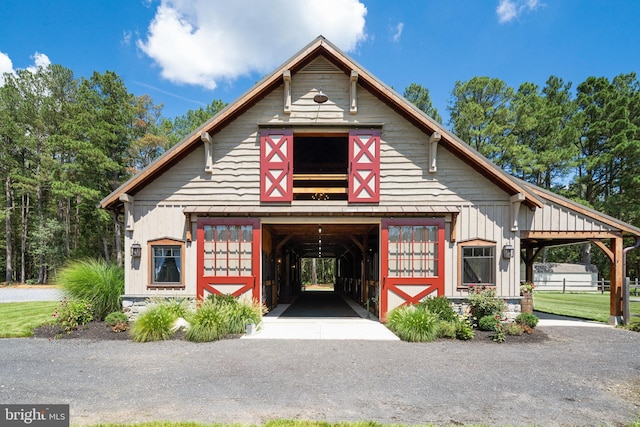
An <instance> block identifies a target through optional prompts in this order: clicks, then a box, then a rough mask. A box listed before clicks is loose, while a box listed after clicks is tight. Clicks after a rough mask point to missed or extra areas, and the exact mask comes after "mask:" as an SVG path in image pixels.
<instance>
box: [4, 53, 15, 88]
mask: <svg viewBox="0 0 640 427" xmlns="http://www.w3.org/2000/svg"><path fill="white" fill-rule="evenodd" d="M5 73H10V74H13V73H15V71H14V70H13V62H11V58H9V55H7V54H6V53H4V52H0V86H3V85H4V74H5Z"/></svg>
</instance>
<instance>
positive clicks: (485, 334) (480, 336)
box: [33, 322, 548, 345]
mask: <svg viewBox="0 0 640 427" xmlns="http://www.w3.org/2000/svg"><path fill="white" fill-rule="evenodd" d="M33 337H34V338H46V339H49V340H54V339H78V338H80V339H87V340H96V341H106V340H131V341H132V338H131V336H130V335H129V331H122V332H113V331H112V330H111V328H110V327H109V326H108V325H107V324H106V323H105V322H89V323H87V324H86V325H82V326H80V327H79V328H78V329H77V330H75V331H71V332H70V333H66V332H64V331H63V330H62V329H61V328H60V326H59V325H57V324H52V325H44V326H40V327H38V328H35V329H34V330H33ZM239 337H241V335H237V334H236V335H230V336H227V338H228V339H229V338H239ZM170 339H172V340H182V339H184V332H178V333H176V334H175V335H173V336H172V337H171V338H170ZM546 340H548V337H547V334H546V333H545V332H544V331H541V330H540V329H537V328H536V329H534V330H533V331H532V333H531V334H522V335H518V336H509V337H507V340H506V341H505V342H504V343H503V344H508V345H513V344H531V343H539V342H543V341H546ZM467 342H469V343H472V344H477V343H490V344H496V345H498V343H494V342H493V332H490V331H480V330H476V331H475V336H474V338H473V339H471V340H468V341H467Z"/></svg>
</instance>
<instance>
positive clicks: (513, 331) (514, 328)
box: [505, 322, 524, 336]
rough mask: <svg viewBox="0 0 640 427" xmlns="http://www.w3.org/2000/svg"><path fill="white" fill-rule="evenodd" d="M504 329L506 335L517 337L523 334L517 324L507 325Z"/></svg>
mask: <svg viewBox="0 0 640 427" xmlns="http://www.w3.org/2000/svg"><path fill="white" fill-rule="evenodd" d="M505 328H506V330H507V335H512V336H519V335H522V334H524V329H523V328H522V325H520V324H519V323H515V322H512V323H508V324H507V325H506V327H505Z"/></svg>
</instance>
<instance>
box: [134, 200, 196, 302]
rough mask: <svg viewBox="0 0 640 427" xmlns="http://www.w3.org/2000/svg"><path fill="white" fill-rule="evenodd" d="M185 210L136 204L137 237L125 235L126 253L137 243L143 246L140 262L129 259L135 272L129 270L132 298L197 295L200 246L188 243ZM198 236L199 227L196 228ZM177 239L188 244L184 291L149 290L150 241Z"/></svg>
mask: <svg viewBox="0 0 640 427" xmlns="http://www.w3.org/2000/svg"><path fill="white" fill-rule="evenodd" d="M182 210H183V206H180V205H168V204H158V205H155V204H152V205H150V204H144V203H142V202H138V201H137V200H136V203H135V206H134V209H133V218H134V221H135V228H134V231H133V234H132V235H131V233H125V240H124V247H125V251H130V248H131V245H132V244H133V243H134V242H138V243H140V245H141V247H142V255H141V257H140V259H139V261H137V260H135V259H132V258H131V257H130V256H129V255H127V257H126V259H129V260H132V261H131V268H126V269H125V283H126V284H127V287H126V290H125V293H126V294H127V295H129V296H153V295H158V294H161V295H164V296H193V295H195V294H196V245H195V242H191V243H189V242H186V235H185V234H186V233H185V217H184V214H183V213H182ZM192 232H193V234H194V235H195V232H196V229H195V225H192ZM165 238H167V239H173V240H178V241H182V242H185V245H184V269H185V271H184V285H185V288H184V289H183V290H176V289H166V290H162V291H157V290H153V289H148V285H149V283H150V277H149V273H150V266H149V265H148V263H149V260H150V253H149V247H148V245H147V243H148V242H149V241H153V240H158V239H165Z"/></svg>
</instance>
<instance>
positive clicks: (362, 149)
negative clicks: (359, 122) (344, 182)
mask: <svg viewBox="0 0 640 427" xmlns="http://www.w3.org/2000/svg"><path fill="white" fill-rule="evenodd" d="M379 201H380V132H378V131H363V130H358V131H351V132H349V202H369V203H371V202H374V203H375V202H379Z"/></svg>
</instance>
